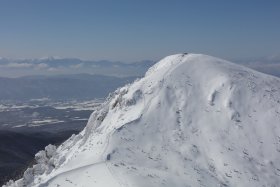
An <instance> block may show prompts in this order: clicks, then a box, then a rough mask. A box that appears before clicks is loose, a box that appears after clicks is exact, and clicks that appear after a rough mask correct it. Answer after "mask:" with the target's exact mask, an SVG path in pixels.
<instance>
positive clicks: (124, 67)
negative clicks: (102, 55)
mask: <svg viewBox="0 0 280 187" xmlns="http://www.w3.org/2000/svg"><path fill="white" fill-rule="evenodd" d="M153 64H154V62H153V61H150V60H144V61H139V62H133V63H124V62H117V61H116V62H114V61H108V60H100V61H90V60H81V59H77V58H55V57H48V58H40V59H8V58H0V75H1V76H2V77H20V76H26V75H59V74H77V73H78V74H79V73H88V74H102V75H110V76H119V77H126V76H142V75H143V74H144V73H145V72H146V71H147V69H148V68H149V67H151V66H152V65H153Z"/></svg>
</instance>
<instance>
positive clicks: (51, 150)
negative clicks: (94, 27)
mask: <svg viewBox="0 0 280 187" xmlns="http://www.w3.org/2000/svg"><path fill="white" fill-rule="evenodd" d="M279 92H280V80H279V79H278V78H275V77H272V76H269V75H265V74H262V73H259V72H256V71H253V70H251V69H248V68H245V67H242V66H239V65H235V64H232V63H230V62H227V61H225V60H222V59H218V58H215V57H211V56H206V55H200V54H176V55H172V56H168V57H166V58H164V59H162V60H161V61H159V62H158V63H157V64H155V65H154V66H153V67H151V68H150V69H149V70H148V72H147V73H146V75H145V77H144V78H142V79H139V80H136V81H135V82H134V83H133V84H130V85H126V86H124V87H123V88H120V89H118V90H116V91H115V92H114V93H112V94H110V96H109V97H108V98H107V100H106V101H105V102H104V103H103V105H102V106H101V107H100V108H99V109H98V110H97V111H95V112H93V114H92V115H91V117H90V119H89V121H88V124H87V126H86V128H85V129H84V130H83V131H82V132H81V133H80V134H78V135H76V136H72V137H71V138H70V139H68V140H67V141H66V142H64V143H63V144H62V145H61V146H59V147H58V148H57V149H56V148H55V147H53V146H48V147H46V150H45V151H41V152H39V153H38V154H37V155H36V156H35V158H36V160H37V162H38V164H37V165H35V166H33V168H31V169H28V170H27V171H26V172H25V174H24V176H23V178H22V179H20V180H18V181H16V182H12V181H11V182H9V183H8V184H7V186H24V185H26V186H100V187H105V186H110V187H115V186H116V187H119V186H131V187H132V186H133V187H134V186H139V187H142V186H178V187H181V186H244V187H245V186H246V187H248V186H253V187H256V186H277V185H278V184H280V93H279Z"/></svg>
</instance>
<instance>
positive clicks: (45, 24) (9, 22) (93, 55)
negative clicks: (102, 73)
mask: <svg viewBox="0 0 280 187" xmlns="http://www.w3.org/2000/svg"><path fill="white" fill-rule="evenodd" d="M279 10H280V1H278V0H270V1H265V0H254V1H253V0H231V1H230V0H211V1H210V0H169V1H167V0H111V1H109V0H99V1H97V0H96V1H95V0H45V1H43V0H26V1H23V0H1V1H0V56H2V57H9V58H39V57H43V56H60V57H78V58H83V59H94V60H99V59H108V60H121V61H138V60H143V59H151V60H156V59H159V58H161V57H163V56H166V55H169V54H173V53H179V52H195V53H204V54H210V55H214V56H218V57H222V58H226V59H235V58H249V57H262V56H272V55H279V54H280V42H279V41H280V34H279V33H280V20H279V18H280V11H279Z"/></svg>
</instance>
